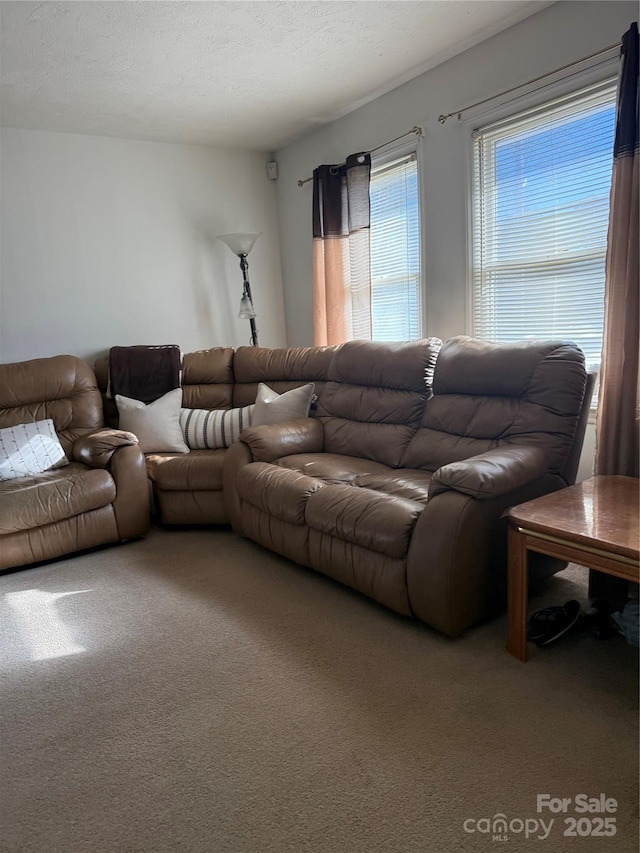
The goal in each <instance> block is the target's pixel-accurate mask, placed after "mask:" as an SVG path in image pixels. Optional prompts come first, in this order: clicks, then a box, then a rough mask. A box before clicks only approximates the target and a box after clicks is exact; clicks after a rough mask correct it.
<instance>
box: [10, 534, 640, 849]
mask: <svg viewBox="0 0 640 853" xmlns="http://www.w3.org/2000/svg"><path fill="white" fill-rule="evenodd" d="M584 575H585V573H584V572H582V571H580V572H576V571H574V572H573V574H570V575H569V577H568V578H567V573H564V576H560V578H558V579H555V580H554V581H553V582H552V584H551V586H550V588H549V589H548V590H547V592H546V594H545V597H543V598H538V599H537V600H536V601H535V602H534V606H536V605H540V604H541V602H543V601H544V602H545V603H546V602H555V603H564V601H566V600H567V599H568V598H571V597H581V598H584V596H585V588H584V587H583V586H579V585H576V579H578V580H579V581H580V582H581V581H582V580H583V579H584ZM36 591H39V592H36ZM70 592H76V593H77V594H75V595H66V596H64V597H59V598H54V594H57V593H70ZM0 602H1V608H2V614H1V622H0V633H1V638H0V639H1V647H0V648H1V649H2V676H3V678H2V706H3V707H2V711H3V714H2V724H1V727H0V736H1V741H2V764H3V767H2V770H3V772H2V780H3V790H2V796H1V806H0V807H1V809H2V836H1V839H2V842H1V845H0V846H1V849H2V850H3V851H20V853H27V851H38V853H54V851H55V853H57V851H59V853H80V851H83V853H84V851H87V853H89V851H90V853H111V851H113V853H116V852H117V853H138V852H139V853H164V852H165V851H171V853H174V851H180V853H183V851H184V853H200V852H201V851H202V853H205V851H206V853H228V851H229V853H231V851H233V853H262V851H265V853H266V851H273V853H288V851H292V853H293V851H295V853H305V851H311V853H361V851H362V853H365V851H366V852H367V853H372V851H384V853H410V851H411V853H413V851H434V853H449V851H458V850H464V851H466V850H471V851H476V850H478V851H489V850H491V849H496V846H497V847H498V848H501V849H509V850H514V851H527V850H532V851H533V850H536V851H548V853H563V851H576V853H582V851H598V853H601V851H605V853H606V851H612V853H613V851H616V853H619V851H625V852H626V851H635V850H637V841H636V838H637V834H636V829H637V786H636V779H637V769H638V761H637V737H636V731H637V690H638V687H637V661H638V656H637V651H636V650H635V649H633V648H631V647H629V646H627V645H626V644H625V642H624V641H623V640H622V639H619V638H616V639H614V640H612V641H609V642H599V641H597V640H594V639H592V638H591V637H589V636H587V635H586V634H585V635H580V636H578V635H576V636H573V637H569V638H567V639H566V640H565V641H564V642H561V643H559V644H558V645H557V646H556V647H551V648H549V649H546V650H538V649H534V650H533V652H532V659H531V660H530V662H529V663H528V664H525V665H523V664H520V663H518V662H517V661H516V660H514V659H513V658H511V657H510V656H509V655H508V654H507V653H506V652H505V649H504V643H505V629H506V623H505V620H504V619H499V620H496V621H494V622H492V623H490V624H488V625H485V626H482V627H480V628H478V629H476V630H474V631H471V632H468V633H467V634H466V635H465V636H464V637H462V638H460V639H459V640H456V641H451V640H447V639H445V638H443V637H441V636H439V635H437V634H436V633H435V632H433V631H431V630H429V629H428V628H426V627H425V626H424V625H421V624H420V623H418V622H412V621H410V620H408V619H404V618H401V617H397V616H395V615H394V614H392V613H390V612H388V611H386V610H384V609H383V608H381V607H378V606H376V605H375V604H373V603H372V602H370V601H368V600H367V599H365V598H363V597H361V596H359V595H357V594H356V593H353V592H351V591H349V590H347V589H345V588H343V587H341V586H339V585H337V584H335V583H333V582H332V581H330V580H328V579H326V578H324V577H322V576H320V575H316V574H315V573H313V572H311V571H309V570H306V569H301V568H298V567H296V566H294V565H293V564H291V563H289V562H287V561H285V560H282V559H280V558H279V557H276V556H274V555H272V554H269V553H268V552H266V551H264V550H262V549H261V548H259V547H258V546H257V545H254V544H252V543H250V542H247V541H244V540H242V539H240V538H238V537H236V536H235V535H234V534H233V533H231V532H230V531H215V530H204V531H192V530H188V531H171V532H168V531H163V530H154V531H153V532H152V533H151V535H150V536H149V538H148V539H146V540H145V541H142V542H136V543H130V544H128V545H124V546H119V547H115V548H108V549H104V550H101V551H97V552H94V553H91V554H86V555H81V556H76V557H73V558H70V559H65V560H62V561H59V562H56V563H52V564H49V565H46V566H41V567H39V568H36V569H28V570H23V571H20V572H15V573H11V574H6V575H4V576H2V577H0ZM54 654H55V655H59V656H57V657H51V655H54ZM34 658H36V659H34ZM601 793H604V794H606V795H607V797H613V798H615V799H616V800H617V802H618V809H617V812H616V813H615V815H614V816H615V818H616V822H617V824H616V826H617V835H616V837H615V838H593V837H582V838H581V837H577V838H567V837H564V836H563V831H564V829H565V824H564V817H565V816H563V815H556V816H555V823H554V825H553V827H552V829H551V831H550V833H549V835H548V837H547V838H546V839H544V840H543V839H537V838H536V837H535V836H533V837H531V838H530V839H529V840H528V841H527V840H526V839H525V837H524V832H518V829H519V828H520V823H519V822H518V821H520V822H522V821H526V820H529V821H533V820H536V819H538V818H539V817H543V818H544V819H545V821H546V822H548V818H549V817H550V816H551V817H552V816H553V815H549V813H548V812H547V813H545V814H542V815H539V814H537V813H536V795H537V794H552V795H554V796H559V797H574V796H576V795H578V794H587V795H589V796H597V795H599V794H601ZM496 813H503V814H504V815H506V817H507V820H508V821H509V822H511V821H515V823H514V824H513V826H514V830H512V831H511V832H510V833H509V842H508V843H507V844H502V845H500V844H496V843H495V842H492V838H491V835H490V834H486V833H480V832H478V831H476V832H474V833H467V832H465V830H464V828H463V825H464V821H465V820H468V821H471V823H467V824H466V825H467V828H476V827H478V826H480V827H484V824H483V823H480V824H476V823H475V821H477V820H478V819H480V820H482V819H483V818H492V817H493V816H494V815H495V814H496ZM571 815H574V816H575V817H580V816H581V815H576V814H575V812H574V811H573V806H571V807H570V809H569V812H568V816H571ZM590 817H592V816H590ZM529 826H531V827H532V826H533V824H531V823H530V824H529ZM585 826H586V824H584V823H583V824H582V827H583V829H584V827H585ZM587 828H588V827H587ZM543 832H544V830H543V829H542V828H540V830H539V833H543Z"/></svg>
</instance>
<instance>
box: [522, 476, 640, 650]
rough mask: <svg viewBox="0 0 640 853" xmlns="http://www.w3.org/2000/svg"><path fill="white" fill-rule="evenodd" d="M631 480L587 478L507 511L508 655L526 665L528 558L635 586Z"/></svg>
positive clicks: (635, 483)
mask: <svg viewBox="0 0 640 853" xmlns="http://www.w3.org/2000/svg"><path fill="white" fill-rule="evenodd" d="M639 486H640V480H637V479H635V478H634V477H609V476H601V477H592V478H591V479H590V480H584V481H583V482H582V483H577V484H576V485H575V486H568V487H567V488H566V489H561V490H560V491H558V492H553V493H552V494H550V495H544V496H543V497H541V498H536V499H535V500H533V501H528V502H527V503H524V504H520V505H519V506H514V507H511V509H510V510H509V511H508V513H507V518H508V521H509V595H508V620H509V630H508V639H507V649H508V650H509V651H510V652H511V654H512V655H514V656H515V657H517V658H518V659H519V660H521V661H526V660H527V592H528V552H529V551H537V552H538V553H540V554H547V555H548V556H549V557H557V558H559V559H561V560H568V561H570V562H575V563H578V564H579V565H581V566H586V567H587V568H589V569H597V570H598V571H599V572H604V573H605V574H610V575H615V576H616V577H619V578H623V579H624V580H629V581H633V582H634V583H638V581H639V580H640V573H639V569H638V565H639V562H638V540H639V538H640V534H639V532H638V526H639V525H638V494H639Z"/></svg>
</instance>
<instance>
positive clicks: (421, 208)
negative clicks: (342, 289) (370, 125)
mask: <svg viewBox="0 0 640 853" xmlns="http://www.w3.org/2000/svg"><path fill="white" fill-rule="evenodd" d="M423 141H424V134H421V135H420V136H418V137H416V138H414V139H411V140H409V141H408V142H406V143H404V144H400V145H394V146H393V147H389V148H385V149H384V150H382V151H380V153H376V154H372V155H371V180H373V177H374V172H375V170H376V169H380V168H384V167H385V166H388V165H390V164H391V163H393V162H394V161H396V160H402V159H403V158H405V157H409V156H411V155H412V154H413V155H414V156H415V159H416V172H417V183H418V241H419V258H420V272H419V275H418V338H417V339H416V340H420V339H421V338H425V337H426V325H427V320H426V318H427V296H426V292H425V276H424V270H425V242H426V241H425V239H424V217H425V197H424V186H423V180H422V178H423V175H424V165H423V156H424V154H423V152H424V146H423V144H422V143H423ZM372 284H373V281H372ZM371 340H375V339H374V338H373V337H372V338H371Z"/></svg>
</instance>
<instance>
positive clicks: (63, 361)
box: [0, 355, 103, 454]
mask: <svg viewBox="0 0 640 853" xmlns="http://www.w3.org/2000/svg"><path fill="white" fill-rule="evenodd" d="M47 418H51V420H52V421H53V424H54V426H55V430H56V433H57V434H58V438H59V439H60V444H61V445H62V447H63V449H64V451H65V453H67V454H69V453H70V451H71V447H72V445H73V443H74V441H75V440H76V439H77V438H79V437H80V436H81V435H86V433H88V432H91V431H92V430H95V429H99V428H100V427H101V426H103V414H102V398H101V396H100V391H99V390H98V385H97V382H96V377H95V374H94V373H93V371H92V370H91V368H90V367H89V365H88V364H87V363H86V362H85V361H82V360H81V359H79V358H76V357H75V356H73V355H56V356H54V357H53V358H36V359H32V360H31V361H18V362H14V363H12V364H0V429H3V428H4V427H12V426H17V425H18V424H26V423H33V422H34V421H42V420H46V419H47Z"/></svg>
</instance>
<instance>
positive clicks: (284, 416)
mask: <svg viewBox="0 0 640 853" xmlns="http://www.w3.org/2000/svg"><path fill="white" fill-rule="evenodd" d="M314 388H315V385H314V383H313V382H308V383H307V384H306V385H301V386H300V387H299V388H292V389H291V390H290V391H285V392H284V394H279V393H278V392H277V391H274V390H273V389H272V388H270V387H269V386H268V385H265V384H264V382H261V383H260V384H259V385H258V395H257V397H256V403H255V407H254V412H253V421H252V422H253V425H254V426H260V425H261V424H280V423H283V422H285V421H295V420H297V419H298V418H306V417H307V415H308V414H309V407H310V405H311V398H312V397H313V391H314Z"/></svg>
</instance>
